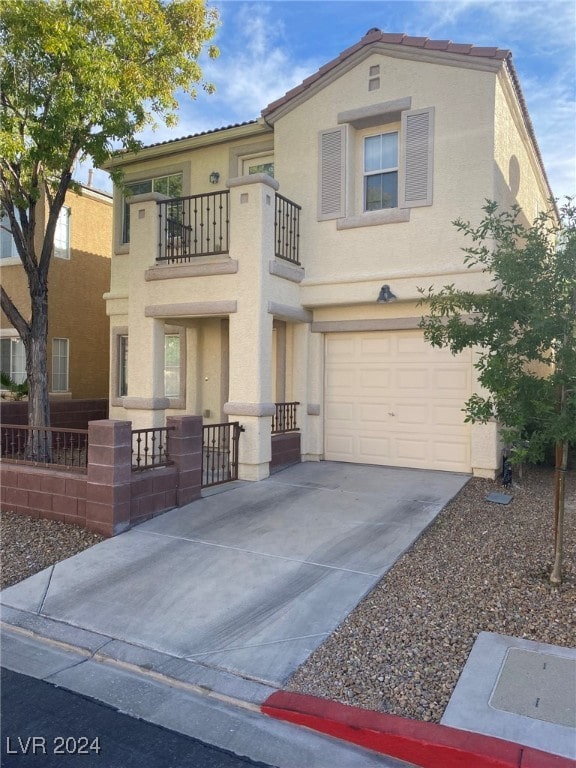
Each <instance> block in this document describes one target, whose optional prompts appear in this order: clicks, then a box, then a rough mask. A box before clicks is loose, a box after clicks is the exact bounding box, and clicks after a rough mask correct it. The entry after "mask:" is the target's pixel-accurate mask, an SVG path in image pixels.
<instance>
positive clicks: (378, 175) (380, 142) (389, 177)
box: [364, 131, 398, 211]
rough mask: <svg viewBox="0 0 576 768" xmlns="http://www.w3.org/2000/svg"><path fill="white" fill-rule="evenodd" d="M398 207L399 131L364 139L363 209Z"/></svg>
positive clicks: (377, 209) (373, 209) (378, 209)
mask: <svg viewBox="0 0 576 768" xmlns="http://www.w3.org/2000/svg"><path fill="white" fill-rule="evenodd" d="M397 207H398V133H397V132H396V131H394V132H393V133H381V134H379V135H377V136H367V137H366V138H365V139H364V210H365V211H380V210H382V208H397Z"/></svg>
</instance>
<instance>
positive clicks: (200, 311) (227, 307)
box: [144, 301, 237, 318]
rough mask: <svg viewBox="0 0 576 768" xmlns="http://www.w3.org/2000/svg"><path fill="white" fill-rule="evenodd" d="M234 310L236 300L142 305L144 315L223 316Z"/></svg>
mask: <svg viewBox="0 0 576 768" xmlns="http://www.w3.org/2000/svg"><path fill="white" fill-rule="evenodd" d="M236 311H237V302H236V301H191V302H186V303H183V304H149V305H148V306H147V307H144V317H164V318H166V317H203V316H204V315H222V316H225V315H229V314H231V313H234V312H236Z"/></svg>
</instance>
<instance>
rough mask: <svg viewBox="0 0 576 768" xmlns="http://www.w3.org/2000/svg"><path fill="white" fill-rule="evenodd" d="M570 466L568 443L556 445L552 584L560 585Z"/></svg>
mask: <svg viewBox="0 0 576 768" xmlns="http://www.w3.org/2000/svg"><path fill="white" fill-rule="evenodd" d="M567 468H568V443H567V442H564V443H558V444H557V445H556V494H555V499H554V507H555V520H554V522H555V526H554V527H555V531H554V565H553V566H552V573H551V574H550V584H553V585H554V586H556V587H558V586H560V584H562V549H563V543H564V495H565V488H566V470H567Z"/></svg>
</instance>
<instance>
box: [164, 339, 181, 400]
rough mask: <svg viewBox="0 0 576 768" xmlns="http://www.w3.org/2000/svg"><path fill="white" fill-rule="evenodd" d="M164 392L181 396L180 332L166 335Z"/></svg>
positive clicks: (168, 394) (168, 395)
mask: <svg viewBox="0 0 576 768" xmlns="http://www.w3.org/2000/svg"><path fill="white" fill-rule="evenodd" d="M164 394H165V395H166V397H180V334H179V333H167V334H166V336H165V337H164Z"/></svg>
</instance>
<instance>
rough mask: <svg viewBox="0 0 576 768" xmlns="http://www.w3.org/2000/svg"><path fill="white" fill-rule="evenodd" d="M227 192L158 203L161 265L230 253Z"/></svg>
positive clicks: (178, 198) (159, 256)
mask: <svg viewBox="0 0 576 768" xmlns="http://www.w3.org/2000/svg"><path fill="white" fill-rule="evenodd" d="M229 199H230V193H229V191H228V190H222V191H220V192H209V193H207V194H204V195H191V196H189V197H177V198H173V199H171V200H161V201H160V202H158V215H159V217H160V242H159V244H158V258H157V261H159V262H166V261H167V262H183V261H191V260H192V259H193V258H195V257H196V256H211V255H214V254H220V253H228V249H229V242H228V241H229V232H230V216H229Z"/></svg>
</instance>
